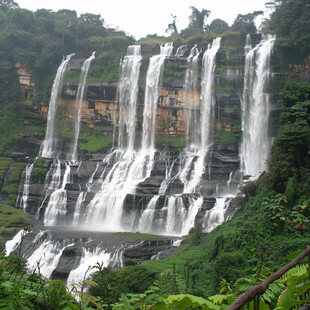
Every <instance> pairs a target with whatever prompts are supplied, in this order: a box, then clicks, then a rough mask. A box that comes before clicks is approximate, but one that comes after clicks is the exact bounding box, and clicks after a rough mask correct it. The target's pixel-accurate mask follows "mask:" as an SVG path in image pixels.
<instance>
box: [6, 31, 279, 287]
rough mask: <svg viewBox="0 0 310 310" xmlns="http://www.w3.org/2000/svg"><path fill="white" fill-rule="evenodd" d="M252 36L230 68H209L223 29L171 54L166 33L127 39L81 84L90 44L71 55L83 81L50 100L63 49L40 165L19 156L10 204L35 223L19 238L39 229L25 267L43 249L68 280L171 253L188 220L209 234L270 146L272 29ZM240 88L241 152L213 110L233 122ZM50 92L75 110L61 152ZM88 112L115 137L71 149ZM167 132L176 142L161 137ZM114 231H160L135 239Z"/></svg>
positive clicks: (49, 272) (52, 270) (56, 273)
mask: <svg viewBox="0 0 310 310" xmlns="http://www.w3.org/2000/svg"><path fill="white" fill-rule="evenodd" d="M250 39H251V37H250V36H247V38H246V44H245V47H244V51H243V49H240V51H238V55H235V56H234V57H235V58H234V59H236V61H239V67H240V66H241V65H242V63H243V62H244V60H245V74H244V76H243V73H242V72H243V70H242V69H240V68H239V67H238V66H237V68H235V69H231V68H230V69H227V70H226V69H225V68H224V71H223V72H222V71H221V70H222V69H223V68H221V70H218V71H217V64H218V62H220V61H221V60H222V59H223V58H224V57H226V56H223V54H222V52H221V38H216V39H214V40H213V42H212V44H210V45H208V47H207V48H206V46H202V47H201V46H199V47H198V46H196V45H195V46H194V47H192V48H191V49H189V48H187V46H181V47H179V48H178V50H177V51H176V52H175V53H174V48H173V45H172V43H167V44H165V45H162V46H160V52H159V53H158V54H156V55H153V56H151V57H147V58H146V57H145V58H143V57H142V54H141V47H140V46H139V45H135V46H129V47H128V49H127V55H125V56H124V57H122V58H121V61H120V77H119V80H118V83H117V84H116V83H114V84H112V83H111V84H108V83H101V84H100V85H95V84H87V83H86V79H87V74H88V70H89V68H90V65H91V62H92V61H94V62H95V61H96V59H95V55H94V53H93V54H92V55H91V56H90V57H89V58H88V59H87V60H85V61H83V62H82V61H80V64H82V63H83V66H82V70H81V77H80V83H79V84H78V85H77V84H74V85H73V86H72V85H69V84H68V85H66V86H65V88H64V91H63V94H62V96H63V98H59V97H61V96H60V88H61V85H62V81H63V75H64V74H65V72H66V70H67V69H68V62H69V61H70V58H71V57H72V55H69V56H68V57H67V59H66V60H64V61H63V62H62V64H61V65H60V67H59V69H58V71H57V74H56V77H55V81H54V84H53V90H52V95H51V100H50V106H49V114H48V122H47V129H46V138H45V140H44V142H43V144H42V148H41V151H40V156H42V157H45V159H44V161H42V162H41V168H39V167H38V166H37V165H36V163H35V162H34V163H33V164H29V165H28V166H27V168H26V170H25V173H24V177H23V180H24V181H23V183H24V186H21V189H20V193H19V194H20V197H21V198H20V201H19V204H18V206H19V207H20V208H22V209H23V210H25V211H26V212H28V213H29V214H30V216H31V217H32V219H33V221H34V222H35V225H34V226H35V227H34V232H35V233H37V237H36V238H35V240H31V237H28V235H27V240H26V243H29V242H32V241H34V242H35V241H36V240H39V239H40V238H41V237H42V236H43V234H46V238H45V239H44V241H43V242H42V243H41V244H39V246H37V248H36V249H35V250H34V251H33V252H32V253H29V255H28V259H27V262H28V263H27V264H28V268H29V270H30V271H33V270H34V269H35V268H37V265H36V261H38V260H40V259H42V262H44V264H45V265H46V266H45V267H44V268H43V269H42V270H41V271H42V274H44V275H45V276H47V277H58V278H61V279H62V280H67V284H68V285H72V284H74V283H76V282H79V281H81V280H82V279H83V276H84V273H85V272H86V270H87V269H88V266H89V265H94V264H96V263H97V261H99V262H101V263H103V265H104V266H111V267H112V268H116V269H117V268H122V267H123V266H125V265H127V264H136V263H140V262H142V261H143V260H145V259H161V258H164V257H167V256H169V255H171V253H172V252H173V251H174V250H175V248H176V246H178V245H179V244H180V242H181V241H180V240H182V236H184V235H187V234H188V233H189V231H190V230H191V229H192V228H193V227H194V226H195V224H196V223H197V222H201V223H202V226H203V231H204V233H209V232H210V231H212V230H213V229H214V228H215V227H217V226H218V225H220V224H221V223H223V222H224V221H227V220H229V219H230V218H231V217H232V216H233V214H234V212H235V210H236V208H237V207H238V206H236V203H234V199H233V198H234V197H235V195H236V194H237V192H238V186H239V185H240V180H241V175H242V174H243V175H244V174H251V175H254V174H256V173H257V172H260V171H263V170H264V169H265V168H266V166H265V162H266V160H267V157H268V153H269V150H270V144H271V142H270V141H271V139H270V138H269V137H268V136H267V131H266V130H267V123H266V122H265V120H268V111H269V108H268V102H269V99H270V98H269V93H268V89H267V83H268V77H269V58H270V55H271V51H272V46H273V43H274V40H275V38H274V37H267V38H263V40H262V41H261V42H260V43H259V44H258V45H257V46H255V47H252V44H251V40H250ZM244 53H245V55H244ZM231 57H233V56H231ZM240 64H241V65H240ZM170 67H173V68H177V69H175V70H180V71H181V70H183V71H182V72H183V73H182V80H181V79H176V78H174V79H172V81H171V79H170V76H168V77H167V76H165V73H167V72H169V71H167V70H168V69H169V68H170ZM165 70H166V71H165ZM200 70H201V72H200ZM200 73H201V74H200ZM141 80H143V83H141ZM180 80H181V81H180ZM232 82H233V83H234V91H231V90H229V91H226V90H225V91H222V90H221V91H219V89H220V88H221V83H223V84H225V83H226V84H225V85H231V84H232ZM239 84H240V85H239ZM243 84H244V85H243ZM70 87H71V88H70ZM71 90H72V92H70V91H71ZM73 90H74V91H73ZM90 90H91V91H90ZM96 91H98V92H96ZM216 91H217V92H216ZM94 93H96V94H97V95H96V96H97V97H98V98H97V97H96V96H94ZM98 94H99V95H98ZM239 94H243V95H242V100H241V105H242V131H243V138H242V144H241V147H240V154H239V153H238V142H239V140H238V141H237V142H233V141H229V142H219V141H217V140H216V139H217V137H216V133H217V130H218V129H221V130H222V132H224V133H227V132H228V133H229V132H230V131H231V130H232V124H231V123H228V122H227V121H226V123H225V122H224V121H223V120H222V118H223V119H227V118H229V117H231V118H234V121H235V122H238V120H239V126H240V113H239V110H238V109H239V108H240V96H239ZM70 96H71V97H70ZM92 96H94V97H92ZM90 97H91V98H92V99H90ZM68 98H69V99H68ZM58 99H59V100H62V103H63V105H64V106H65V104H66V103H68V102H71V107H70V108H71V110H70V111H71V112H72V111H73V110H72V109H75V110H74V111H75V118H74V126H73V133H74V135H73V136H74V138H73V139H72V141H71V140H70V142H71V143H70V146H71V148H70V150H71V153H68V151H67V152H66V151H64V149H62V150H61V151H60V150H59V149H58V146H57V143H55V135H54V134H53V131H54V121H55V118H57V116H56V106H57V100H58ZM66 100H67V101H66ZM70 100H71V101H70ZM73 106H74V108H72V107H73ZM64 110H65V108H64ZM99 110H100V111H99ZM99 112H100V113H101V114H100V113H99ZM71 114H73V113H71ZM99 114H100V115H101V116H99ZM65 115H66V114H65V112H64V114H63V115H62V116H61V117H65ZM253 115H254V116H253ZM96 117H97V118H96ZM90 118H91V119H92V122H93V123H91V125H92V126H94V127H96V124H97V123H96V122H98V124H100V125H102V126H106V127H108V126H110V127H109V135H110V137H112V135H113V139H114V141H113V146H114V147H113V148H112V149H111V150H110V151H108V152H107V153H104V154H101V153H100V154H99V153H96V154H91V153H89V154H83V153H82V152H80V153H79V141H80V139H81V137H79V136H80V126H81V123H82V124H83V126H85V125H89V124H90V123H88V121H89V120H90ZM257 121H258V122H257ZM83 122H84V123H83ZM262 123H263V124H262ZM239 131H240V127H239ZM254 133H255V135H254ZM239 135H241V132H240V133H239ZM81 136H82V131H81ZM167 138H169V139H171V140H175V141H177V142H182V146H181V147H180V146H174V145H173V144H171V145H167V144H166V143H167V142H166V141H167V140H169V139H167ZM70 139H71V138H70ZM183 142H184V143H183ZM177 145H178V144H177ZM254 150H255V154H254ZM252 151H253V152H252ZM239 156H240V159H239ZM240 160H241V173H240V170H239V168H240ZM42 167H44V168H42ZM40 169H41V170H40ZM251 169H252V170H251ZM38 171H45V172H44V175H45V174H46V176H45V180H44V182H43V180H42V181H38V180H36V181H35V180H34V179H35V175H36V174H37V173H38ZM47 229H48V231H47ZM112 232H113V233H112ZM115 232H117V233H119V232H126V234H127V232H130V233H136V232H139V233H151V234H156V235H157V236H156V238H155V239H150V240H147V241H145V240H139V241H135V240H133V239H130V237H128V236H127V235H125V234H120V235H118V234H114V233H115ZM20 238H21V232H19V233H18V234H17V235H16V236H15V239H13V240H11V241H10V243H7V250H8V251H13V250H14V247H15V244H16V243H18V242H19V240H20ZM43 253H45V255H43ZM43 256H44V258H41V257H43Z"/></svg>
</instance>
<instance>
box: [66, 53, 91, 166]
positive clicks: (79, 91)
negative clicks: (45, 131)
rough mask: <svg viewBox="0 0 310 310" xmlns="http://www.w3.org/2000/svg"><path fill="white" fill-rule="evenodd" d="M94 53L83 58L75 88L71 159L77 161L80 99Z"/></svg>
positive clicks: (82, 95)
mask: <svg viewBox="0 0 310 310" xmlns="http://www.w3.org/2000/svg"><path fill="white" fill-rule="evenodd" d="M95 53H96V52H93V53H92V55H91V56H90V57H89V58H88V59H86V60H85V62H84V64H83V66H82V68H81V78H80V83H79V86H78V89H77V95H76V115H75V120H74V140H73V145H72V148H71V159H70V160H72V161H77V157H78V156H77V155H78V154H77V149H78V141H79V135H80V127H81V114H82V101H83V98H84V95H85V89H86V78H87V75H88V70H89V67H90V64H91V61H92V60H93V59H95Z"/></svg>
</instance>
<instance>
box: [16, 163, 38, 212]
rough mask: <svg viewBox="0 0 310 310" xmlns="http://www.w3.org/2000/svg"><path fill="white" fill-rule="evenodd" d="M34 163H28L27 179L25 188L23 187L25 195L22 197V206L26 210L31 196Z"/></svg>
mask: <svg viewBox="0 0 310 310" xmlns="http://www.w3.org/2000/svg"><path fill="white" fill-rule="evenodd" d="M34 163H35V161H34V162H33V163H32V164H30V163H29V164H28V165H27V167H26V169H25V181H24V189H23V195H22V197H21V199H20V208H21V209H23V210H24V211H26V209H27V201H28V197H29V186H30V178H31V173H32V170H33V167H34Z"/></svg>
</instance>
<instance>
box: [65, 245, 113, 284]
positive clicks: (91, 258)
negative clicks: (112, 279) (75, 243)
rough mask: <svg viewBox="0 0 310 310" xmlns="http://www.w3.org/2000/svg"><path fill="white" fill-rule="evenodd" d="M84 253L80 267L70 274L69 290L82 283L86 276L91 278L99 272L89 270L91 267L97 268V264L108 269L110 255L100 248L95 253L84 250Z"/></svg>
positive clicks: (68, 280)
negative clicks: (73, 285)
mask: <svg viewBox="0 0 310 310" xmlns="http://www.w3.org/2000/svg"><path fill="white" fill-rule="evenodd" d="M82 252H83V253H82V257H81V259H80V262H79V263H78V266H77V267H76V268H75V269H72V270H71V272H70V273H69V276H68V279H67V286H68V287H69V289H70V288H71V287H72V284H75V283H80V282H81V281H83V280H84V277H85V276H86V278H89V276H90V275H92V274H93V273H94V272H96V271H97V270H96V269H94V268H93V269H89V267H92V266H95V265H96V264H97V263H99V264H102V267H108V265H109V262H110V254H109V253H107V252H106V251H105V250H104V249H102V248H100V247H99V246H98V247H97V248H95V249H94V250H93V251H92V250H87V249H85V248H82ZM86 272H87V274H86Z"/></svg>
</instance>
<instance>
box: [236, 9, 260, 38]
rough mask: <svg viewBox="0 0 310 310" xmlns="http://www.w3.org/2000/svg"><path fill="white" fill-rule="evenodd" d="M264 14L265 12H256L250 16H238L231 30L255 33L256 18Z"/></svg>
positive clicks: (249, 14)
mask: <svg viewBox="0 0 310 310" xmlns="http://www.w3.org/2000/svg"><path fill="white" fill-rule="evenodd" d="M262 14H264V12H263V11H254V12H253V13H248V14H244V15H243V14H238V15H237V17H236V19H235V21H234V23H233V24H232V26H231V28H232V29H233V30H236V31H244V32H246V33H255V32H256V30H257V29H256V26H255V22H254V21H255V18H256V17H257V16H259V15H262Z"/></svg>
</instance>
